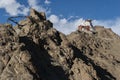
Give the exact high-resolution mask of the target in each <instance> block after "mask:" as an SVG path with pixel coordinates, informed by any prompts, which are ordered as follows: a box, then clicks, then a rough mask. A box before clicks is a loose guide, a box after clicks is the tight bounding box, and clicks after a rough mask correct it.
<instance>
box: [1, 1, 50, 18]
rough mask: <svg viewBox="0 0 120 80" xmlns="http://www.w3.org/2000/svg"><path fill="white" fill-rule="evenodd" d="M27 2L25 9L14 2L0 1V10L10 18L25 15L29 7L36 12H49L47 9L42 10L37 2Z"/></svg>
mask: <svg viewBox="0 0 120 80" xmlns="http://www.w3.org/2000/svg"><path fill="white" fill-rule="evenodd" d="M27 1H28V5H27V7H26V6H25V5H22V4H20V3H19V2H17V1H16V0H0V8H3V9H5V11H6V12H7V13H8V14H9V15H11V16H16V15H19V14H23V15H27V14H28V12H29V8H30V7H31V8H34V9H36V10H38V11H42V12H46V13H47V14H49V13H50V12H51V11H50V9H49V8H44V7H43V6H42V5H40V4H39V1H38V0H27Z"/></svg>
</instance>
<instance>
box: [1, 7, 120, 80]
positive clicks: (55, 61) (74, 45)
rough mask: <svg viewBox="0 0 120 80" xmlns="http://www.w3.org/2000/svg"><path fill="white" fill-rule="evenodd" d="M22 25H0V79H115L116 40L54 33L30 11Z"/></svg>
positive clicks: (107, 34) (105, 34) (119, 54)
mask: <svg viewBox="0 0 120 80" xmlns="http://www.w3.org/2000/svg"><path fill="white" fill-rule="evenodd" d="M19 24H21V25H23V26H15V27H12V26H11V25H9V24H6V25H1V26H0V80H119V79H120V75H119V74H120V70H119V69H120V50H119V47H120V37H119V36H118V35H116V34H115V33H113V32H112V31H111V30H110V29H105V28H104V27H95V29H96V31H97V33H96V34H89V33H85V32H80V31H75V32H72V33H71V34H69V35H64V34H63V33H61V32H59V31H57V30H56V29H54V28H53V24H52V23H51V22H50V21H49V20H46V16H45V14H44V13H39V12H37V11H35V10H34V9H31V13H30V16H29V17H28V18H26V19H25V20H22V21H20V22H19Z"/></svg>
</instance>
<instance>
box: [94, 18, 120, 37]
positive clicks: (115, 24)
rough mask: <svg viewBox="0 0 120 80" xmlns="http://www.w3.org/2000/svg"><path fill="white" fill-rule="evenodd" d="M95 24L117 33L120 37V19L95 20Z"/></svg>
mask: <svg viewBox="0 0 120 80" xmlns="http://www.w3.org/2000/svg"><path fill="white" fill-rule="evenodd" d="M93 24H94V25H101V26H104V27H106V28H111V29H112V30H113V31H114V32H115V33H117V34H119V35H120V18H117V19H115V20H94V21H93Z"/></svg>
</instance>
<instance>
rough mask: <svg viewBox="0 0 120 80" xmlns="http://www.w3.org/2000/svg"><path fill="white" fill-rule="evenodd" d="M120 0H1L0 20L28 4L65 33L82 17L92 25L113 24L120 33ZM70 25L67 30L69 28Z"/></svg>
mask: <svg viewBox="0 0 120 80" xmlns="http://www.w3.org/2000/svg"><path fill="white" fill-rule="evenodd" d="M119 3H120V0H0V15H1V16H0V23H5V22H6V21H7V18H8V17H10V16H16V15H28V13H29V8H30V7H33V8H35V9H37V10H38V11H45V12H46V13H47V17H48V19H49V20H51V21H52V22H53V23H54V26H55V28H57V29H58V30H60V31H61V32H62V31H63V29H64V30H65V33H66V34H68V33H70V32H71V31H74V30H76V29H77V26H78V25H79V24H81V23H82V22H83V21H84V20H85V19H88V18H89V19H93V20H94V21H93V23H94V24H93V25H102V26H105V27H109V28H112V29H113V31H114V32H116V33H117V34H120V32H119V31H120V9H119V8H120V4H119ZM68 29H70V30H68Z"/></svg>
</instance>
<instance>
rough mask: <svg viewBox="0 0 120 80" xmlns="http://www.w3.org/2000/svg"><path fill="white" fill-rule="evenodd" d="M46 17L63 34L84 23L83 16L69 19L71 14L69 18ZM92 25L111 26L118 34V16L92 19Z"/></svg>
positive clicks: (119, 30)
mask: <svg viewBox="0 0 120 80" xmlns="http://www.w3.org/2000/svg"><path fill="white" fill-rule="evenodd" d="M72 18H73V16H72ZM48 19H49V20H50V21H51V22H53V26H54V27H55V28H56V29H57V30H59V31H60V32H63V33H65V34H70V33H71V32H73V31H76V30H77V27H78V26H79V25H82V24H83V23H84V19H83V18H79V19H75V20H71V16H70V17H69V18H60V17H58V16H57V15H51V16H50V17H49V18H48ZM93 25H100V26H105V27H106V28H111V29H112V30H113V31H114V32H115V33H117V34H119V35H120V18H118V19H116V20H93Z"/></svg>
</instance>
